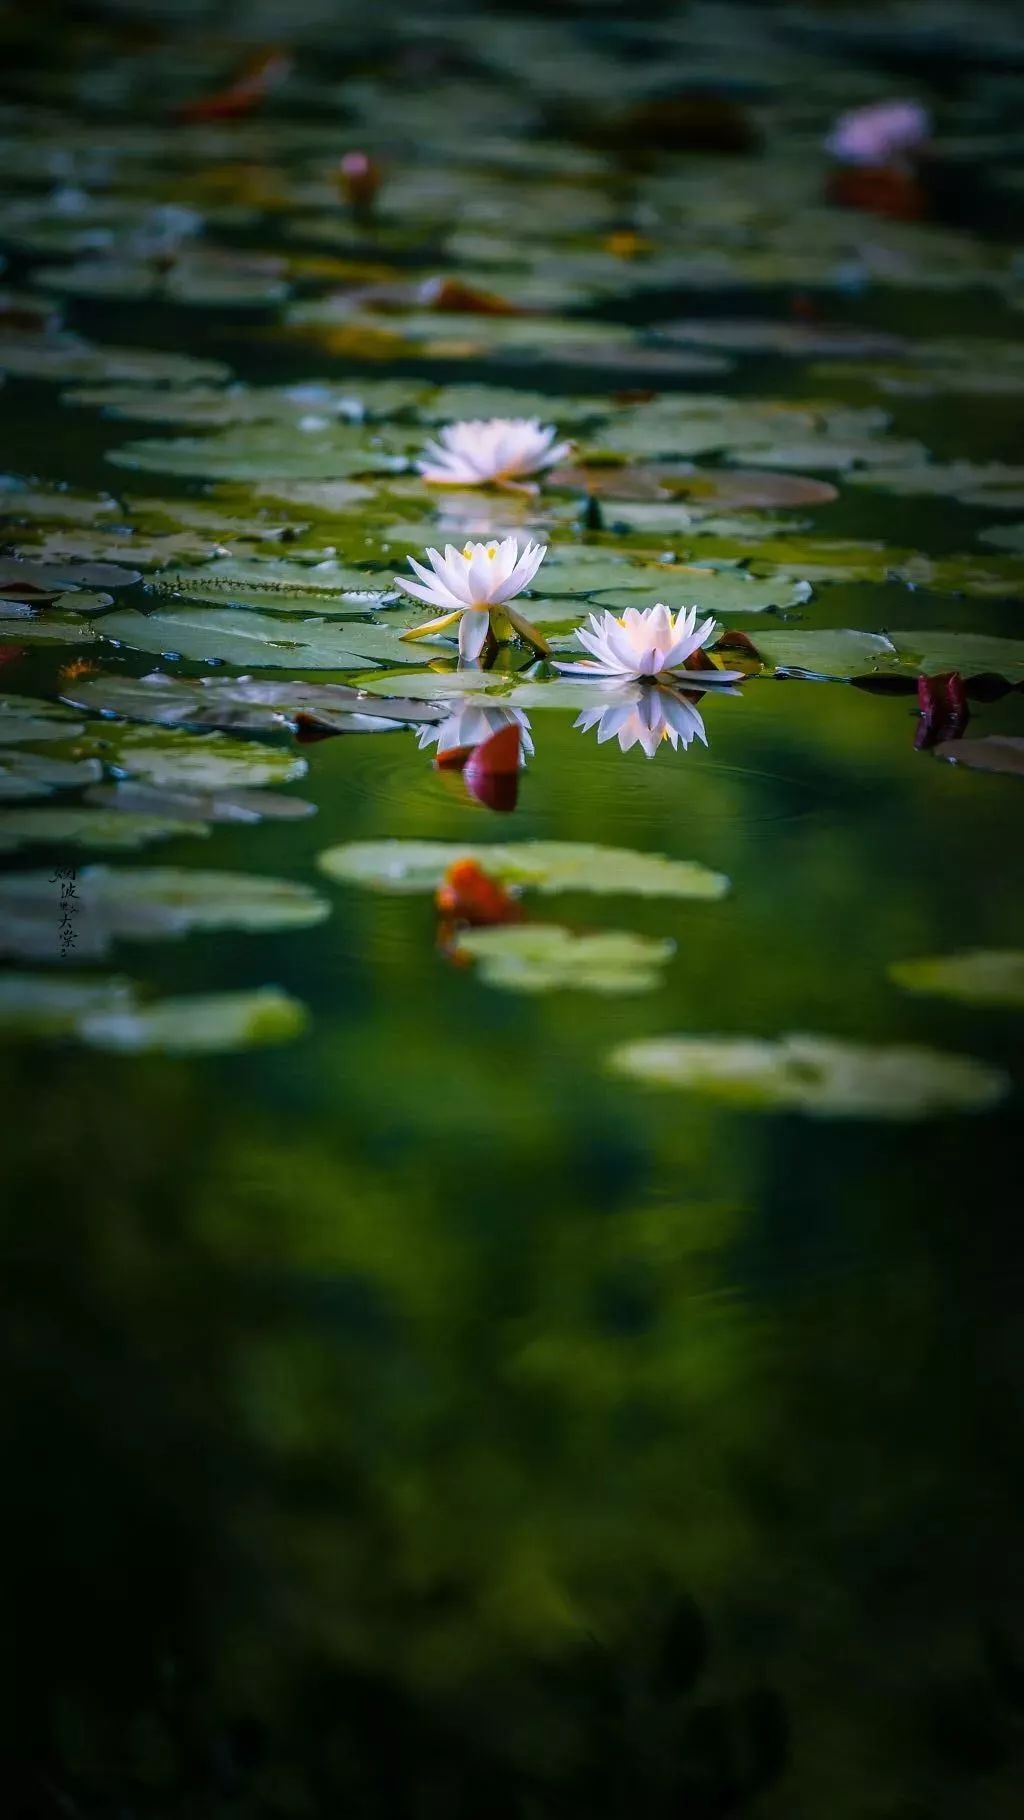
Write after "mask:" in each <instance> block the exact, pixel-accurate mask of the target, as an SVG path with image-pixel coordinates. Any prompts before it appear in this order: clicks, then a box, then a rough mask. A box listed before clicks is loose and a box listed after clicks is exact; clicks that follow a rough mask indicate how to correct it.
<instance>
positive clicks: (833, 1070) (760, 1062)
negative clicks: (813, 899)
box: [610, 1035, 1010, 1119]
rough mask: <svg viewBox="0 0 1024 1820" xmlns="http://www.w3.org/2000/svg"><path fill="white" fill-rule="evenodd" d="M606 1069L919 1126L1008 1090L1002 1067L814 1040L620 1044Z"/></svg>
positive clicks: (684, 1087) (686, 1088) (979, 1108)
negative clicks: (919, 1122)
mask: <svg viewBox="0 0 1024 1820" xmlns="http://www.w3.org/2000/svg"><path fill="white" fill-rule="evenodd" d="M610 1065H611V1067H612V1068H613V1069H614V1070H615V1072H616V1073H619V1074H625V1075H628V1076H629V1077H630V1078H631V1079H633V1080H636V1081H640V1082H642V1083H644V1084H645V1085H647V1086H653V1087H669V1088H674V1089H677V1090H681V1091H683V1092H688V1093H698V1094H703V1095H705V1096H707V1097H708V1098H710V1099H714V1100H720V1101H722V1102H724V1103H725V1104H726V1105H727V1106H734V1107H737V1108H741V1109H747V1110H751V1111H759V1112H804V1113H808V1114H810V1115H811V1116H813V1117H816V1118H868V1119H919V1118H930V1117H933V1116H935V1115H937V1114H939V1113H944V1112H986V1111H988V1110H989V1109H990V1108H991V1107H993V1106H995V1105H997V1104H998V1102H999V1101H1000V1100H1001V1099H1002V1098H1003V1097H1004V1095H1005V1094H1006V1093H1007V1092H1008V1091H1009V1085H1010V1083H1009V1081H1008V1080H1007V1078H1006V1076H1005V1075H1004V1074H1002V1073H1001V1072H1000V1071H999V1069H997V1068H991V1067H989V1066H988V1065H987V1064H986V1063H984V1062H980V1061H976V1060H975V1059H974V1058H973V1057H971V1056H964V1055H944V1054H942V1053H940V1052H939V1051H937V1050H934V1049H923V1048H912V1047H906V1048H888V1049H885V1048H869V1047H867V1046H864V1045H861V1044H858V1043H847V1042H842V1041H839V1040H838V1039H836V1038H829V1037H821V1036H803V1035H797V1036H784V1037H781V1038H780V1039H779V1040H778V1041H777V1042H764V1041H759V1040H757V1039H755V1038H753V1037H715V1036H707V1037H700V1036H694V1037H691V1036H665V1037H654V1038H651V1039H647V1040H644V1041H641V1042H635V1043H625V1044H623V1045H622V1046H621V1047H620V1048H618V1049H616V1050H614V1051H613V1053H612V1055H611V1057H610Z"/></svg>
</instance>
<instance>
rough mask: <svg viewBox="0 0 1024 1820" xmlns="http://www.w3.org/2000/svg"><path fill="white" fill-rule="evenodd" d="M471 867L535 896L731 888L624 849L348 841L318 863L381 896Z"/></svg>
mask: <svg viewBox="0 0 1024 1820" xmlns="http://www.w3.org/2000/svg"><path fill="white" fill-rule="evenodd" d="M459 859H473V860H476V862H477V863H478V865H480V866H481V867H482V868H483V869H484V871H486V872H489V873H490V874H491V875H492V876H493V877H494V878H497V879H500V880H501V881H502V883H504V884H506V885H514V886H519V887H522V888H523V889H524V890H536V891H540V892H543V893H544V894H545V895H547V894H550V893H551V892H555V891H595V892H599V893H601V894H602V895H605V894H619V893H621V894H622V895H623V896H631V897H684V898H706V899H714V898H719V897H723V896H724V895H725V893H726V892H727V891H728V889H729V881H728V879H727V878H725V877H723V875H722V873H720V872H711V871H709V870H708V868H707V867H706V866H701V865H698V864H697V862H696V861H695V860H683V859H667V858H666V857H665V856H664V855H663V854H660V853H635V852H633V851H631V850H630V849H629V848H624V847H600V846H592V845H590V844H588V843H587V842H583V841H580V842H576V841H510V842H507V843H503V844H501V845H499V844H497V843H490V844H487V843H485V844H480V843H479V842H477V843H473V842H466V843H462V844H460V843H458V842H450V841H415V840H387V841H351V842H349V843H347V844H346V845H345V846H341V847H330V848H328V850H327V851H326V852H325V853H321V854H320V856H319V859H318V861H317V864H318V865H319V867H320V869H321V871H323V872H326V873H327V875H328V877H330V878H333V879H335V880H337V881H338V882H339V883H342V884H358V885H369V886H371V887H372V888H373V889H375V890H379V891H400V892H402V891H434V890H436V888H437V886H438V885H440V884H441V882H442V881H443V879H444V876H445V873H446V872H447V870H448V868H449V866H451V865H454V863H455V861H456V860H459Z"/></svg>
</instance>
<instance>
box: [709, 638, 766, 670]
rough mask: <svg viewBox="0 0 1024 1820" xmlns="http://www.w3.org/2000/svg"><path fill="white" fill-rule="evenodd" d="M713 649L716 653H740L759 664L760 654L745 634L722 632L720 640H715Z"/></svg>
mask: <svg viewBox="0 0 1024 1820" xmlns="http://www.w3.org/2000/svg"><path fill="white" fill-rule="evenodd" d="M713 649H714V650H716V651H742V652H743V654H744V656H745V657H752V658H754V660H755V662H757V663H760V662H761V653H760V651H759V650H758V648H757V646H756V645H755V643H754V641H753V639H752V638H749V637H748V636H747V634H746V632H723V633H722V636H721V638H719V639H716V640H715V644H714V647H713Z"/></svg>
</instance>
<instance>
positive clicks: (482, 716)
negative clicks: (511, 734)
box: [416, 702, 533, 764]
mask: <svg viewBox="0 0 1024 1820" xmlns="http://www.w3.org/2000/svg"><path fill="white" fill-rule="evenodd" d="M502 727H518V728H519V762H520V764H525V763H526V760H527V759H528V758H532V757H533V738H532V736H531V733H530V723H529V721H528V719H527V717H526V715H525V714H524V713H523V710H522V709H521V708H499V707H497V706H495V707H480V706H478V705H477V704H476V703H472V702H471V703H468V704H467V706H466V707H464V708H457V709H456V710H455V712H454V713H453V714H449V715H448V718H447V719H446V720H442V721H435V722H434V723H433V725H430V724H428V725H427V726H425V727H420V728H419V730H418V732H417V735H416V742H417V744H418V746H419V749H420V751H421V752H425V751H426V749H427V747H428V746H433V745H435V744H436V746H437V756H438V758H442V757H443V756H444V754H445V753H446V752H458V751H461V750H462V749H463V748H464V747H466V746H478V745H479V744H480V743H481V741H482V740H485V739H489V738H490V736H491V734H492V733H500V731H501V729H502Z"/></svg>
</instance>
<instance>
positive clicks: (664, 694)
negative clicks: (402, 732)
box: [431, 683, 731, 758]
mask: <svg viewBox="0 0 1024 1820" xmlns="http://www.w3.org/2000/svg"><path fill="white" fill-rule="evenodd" d="M719 693H721V691H719ZM730 693H731V691H730ZM698 699H699V696H695V695H691V694H685V695H684V694H682V693H681V692H680V691H678V690H675V689H668V688H665V687H664V686H663V685H661V684H657V683H647V684H644V685H642V686H638V687H636V688H634V689H631V690H622V689H614V690H613V691H610V692H609V700H608V702H607V704H601V703H599V704H598V705H597V706H596V707H590V708H584V710H583V712H582V714H581V715H580V716H579V718H578V719H577V720H575V721H574V722H573V725H574V726H576V727H578V728H579V730H580V732H581V733H589V732H590V730H591V729H592V728H593V727H596V728H597V743H598V745H599V746H603V745H604V744H605V742H606V741H607V740H609V739H617V740H618V742H619V746H620V749H621V750H622V751H623V752H628V751H630V749H631V748H632V747H633V746H642V748H643V750H644V751H645V752H646V754H647V756H648V758H653V757H654V756H655V754H656V752H657V751H658V748H659V746H662V745H664V744H665V742H666V741H667V742H668V744H669V745H670V746H671V747H672V749H673V751H674V750H675V749H676V747H677V746H682V747H683V750H684V751H685V749H686V747H687V746H688V745H690V743H691V741H693V740H695V739H699V740H700V742H701V744H702V745H705V746H706V745H707V743H708V736H707V733H706V731H705V728H704V721H703V718H702V716H701V714H700V712H699V710H698V709H697V706H696V701H697V700H698ZM431 730H432V729H431Z"/></svg>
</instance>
